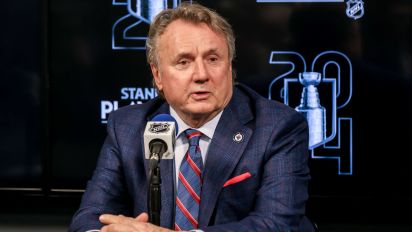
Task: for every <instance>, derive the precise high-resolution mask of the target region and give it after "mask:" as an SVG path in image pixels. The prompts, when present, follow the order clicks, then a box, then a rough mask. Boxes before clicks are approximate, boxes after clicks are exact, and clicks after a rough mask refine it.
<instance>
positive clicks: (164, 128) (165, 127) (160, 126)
mask: <svg viewBox="0 0 412 232" xmlns="http://www.w3.org/2000/svg"><path fill="white" fill-rule="evenodd" d="M169 130H170V124H169V123H153V124H151V125H150V128H149V131H150V132H152V133H156V134H159V133H165V132H168V131H169Z"/></svg>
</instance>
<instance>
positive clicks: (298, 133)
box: [69, 85, 312, 232]
mask: <svg viewBox="0 0 412 232" xmlns="http://www.w3.org/2000/svg"><path fill="white" fill-rule="evenodd" d="M161 113H169V105H168V104H167V103H166V102H165V101H164V100H162V99H160V98H156V99H153V100H151V101H149V102H147V103H145V104H142V105H132V106H126V107H123V108H120V109H118V110H116V111H114V112H112V113H111V115H110V117H109V121H108V125H107V133H108V135H107V138H106V140H105V142H104V145H103V147H102V150H101V154H100V156H99V159H98V163H97V167H96V169H95V171H94V174H93V177H92V179H91V180H90V181H89V183H88V185H87V189H86V192H85V193H84V195H83V198H82V202H81V205H80V208H79V210H78V211H77V212H76V214H75V215H74V217H73V219H72V223H71V225H70V228H69V231H81V232H84V231H87V230H90V229H99V228H101V227H102V224H101V223H100V222H99V220H98V217H99V216H100V215H101V214H105V213H110V214H122V215H125V216H130V217H136V216H137V215H139V214H140V213H142V212H147V189H148V184H147V176H146V173H147V172H148V170H147V169H148V167H147V163H146V160H145V158H144V146H143V139H142V138H143V132H144V129H145V126H146V123H147V122H148V121H149V120H150V119H151V118H153V117H154V116H155V115H157V114H161ZM235 135H238V136H235ZM239 135H241V137H239ZM235 137H236V138H235ZM308 156H309V154H308V127H307V123H306V120H305V118H304V117H303V116H301V115H300V114H299V113H297V112H296V111H294V110H293V109H291V108H290V107H288V106H286V105H283V104H281V103H279V102H276V101H270V100H268V99H265V98H263V97H261V96H259V95H258V94H257V93H256V92H254V91H253V90H251V89H250V88H248V87H246V86H244V85H236V86H235V88H234V92H233V96H232V99H231V101H230V103H229V104H228V106H227V107H226V108H225V110H224V111H223V114H222V117H221V118H220V121H219V123H218V125H217V128H216V131H215V133H214V136H213V138H212V140H211V143H210V147H209V151H208V154H207V159H206V163H205V168H204V170H203V186H202V193H201V199H202V200H201V203H200V212H199V228H200V229H202V230H203V231H206V232H208V231H236V232H241V231H260V232H262V231H271V232H272V231H282V232H283V231H311V230H312V228H311V226H310V225H309V224H308V223H302V222H305V221H306V222H307V219H306V218H305V216H304V215H305V202H306V201H307V199H308V182H309V179H310V177H309V168H308ZM160 168H161V177H162V186H161V199H162V200H161V202H162V206H161V207H162V208H161V225H162V226H163V227H168V228H173V224H174V211H175V201H174V200H175V182H174V161H173V160H162V161H161V162H160ZM245 174H246V175H245ZM238 176H242V177H245V176H246V177H247V178H241V179H237V178H236V177H238ZM228 180H231V181H229V182H228Z"/></svg>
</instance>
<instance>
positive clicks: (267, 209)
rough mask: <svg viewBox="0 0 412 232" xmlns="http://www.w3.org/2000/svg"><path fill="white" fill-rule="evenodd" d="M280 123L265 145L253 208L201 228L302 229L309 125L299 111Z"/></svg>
mask: <svg viewBox="0 0 412 232" xmlns="http://www.w3.org/2000/svg"><path fill="white" fill-rule="evenodd" d="M277 124H278V125H279V126H275V127H273V128H275V129H273V131H272V132H271V135H270V139H268V143H267V146H266V149H265V155H264V159H265V160H264V164H263V165H262V168H263V172H262V179H261V180H262V182H261V185H260V188H259V190H258V191H257V194H256V197H255V204H254V209H253V210H252V211H251V212H250V213H249V214H248V216H247V217H245V218H243V219H242V220H240V221H237V222H232V223H226V224H221V225H215V226H210V227H205V228H201V229H202V230H204V231H205V232H212V231H236V232H240V231H300V229H298V227H299V224H300V222H301V221H302V219H303V217H304V214H305V202H306V200H307V199H308V190H307V188H308V181H309V168H308V127H307V123H306V120H305V119H304V118H303V117H302V116H301V115H300V114H298V113H296V112H294V113H292V114H288V115H287V117H285V118H284V119H283V122H282V121H281V122H279V121H278V122H277ZM262 134H263V133H262ZM261 139H264V138H261Z"/></svg>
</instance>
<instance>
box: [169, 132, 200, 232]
mask: <svg viewBox="0 0 412 232" xmlns="http://www.w3.org/2000/svg"><path fill="white" fill-rule="evenodd" d="M184 133H185V135H186V137H187V139H188V141H189V149H188V151H187V153H186V155H185V156H184V158H183V160H182V164H181V165H180V171H179V178H178V179H179V182H178V189H177V196H176V218H175V230H191V229H197V228H198V215H199V205H200V191H201V188H202V169H203V161H202V155H201V153H200V148H199V139H200V136H201V135H202V133H201V132H199V131H197V130H193V129H187V130H186V131H185V132H184Z"/></svg>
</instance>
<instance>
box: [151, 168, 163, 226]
mask: <svg viewBox="0 0 412 232" xmlns="http://www.w3.org/2000/svg"><path fill="white" fill-rule="evenodd" d="M150 163H151V164H152V163H155V164H154V167H153V169H150V177H149V178H150V181H149V194H148V208H149V221H150V223H152V224H153V225H157V226H160V209H161V202H162V201H161V189H160V184H161V182H162V181H161V178H160V168H159V165H158V164H159V163H158V162H150ZM151 168H152V167H151Z"/></svg>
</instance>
